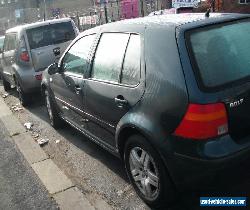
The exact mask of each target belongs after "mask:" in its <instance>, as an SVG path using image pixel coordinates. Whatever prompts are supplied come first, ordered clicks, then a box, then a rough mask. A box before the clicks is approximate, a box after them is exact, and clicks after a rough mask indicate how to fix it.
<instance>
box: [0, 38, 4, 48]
mask: <svg viewBox="0 0 250 210" xmlns="http://www.w3.org/2000/svg"><path fill="white" fill-rule="evenodd" d="M3 43H4V36H0V52H2V50H3Z"/></svg>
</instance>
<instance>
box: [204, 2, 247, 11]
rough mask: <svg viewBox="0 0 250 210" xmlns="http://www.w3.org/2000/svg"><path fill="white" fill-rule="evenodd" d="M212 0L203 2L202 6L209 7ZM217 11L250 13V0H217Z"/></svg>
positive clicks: (215, 5)
mask: <svg viewBox="0 0 250 210" xmlns="http://www.w3.org/2000/svg"><path fill="white" fill-rule="evenodd" d="M211 1H212V0H207V1H206V2H203V4H202V5H201V7H203V8H207V7H208V5H209V3H210V2H211ZM214 7H215V11H216V12H236V13H250V0H215V4H214Z"/></svg>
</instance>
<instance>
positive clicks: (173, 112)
mask: <svg viewBox="0 0 250 210" xmlns="http://www.w3.org/2000/svg"><path fill="white" fill-rule="evenodd" d="M249 34H250V15H240V14H211V15H210V17H206V16H205V14H173V15H158V16H152V17H146V18H139V19H133V20H125V21H120V22H116V23H111V24H107V25H103V26H100V27H96V28H93V29H90V30H87V31H85V32H83V33H82V34H80V35H79V36H78V37H77V38H76V39H75V40H74V41H73V42H72V44H71V45H70V46H69V47H68V49H67V50H66V51H65V53H64V54H63V56H62V57H61V59H60V61H59V63H57V64H53V65H51V66H50V67H49V68H48V69H47V70H46V71H45V72H44V74H43V81H42V91H43V93H44V96H45V99H46V106H47V110H48V114H49V118H50V122H51V125H52V126H54V127H58V126H59V125H60V124H61V121H62V120H64V121H66V122H67V123H69V124H70V125H71V126H73V127H75V128H76V129H78V130H80V131H81V132H82V133H83V134H85V135H86V136H88V137H89V138H90V139H91V140H93V141H94V142H95V143H97V144H99V145H101V146H102V147H103V148H105V149H107V150H108V151H109V152H111V153H113V154H115V155H116V156H119V157H120V158H121V159H122V160H123V161H122V162H123V163H124V165H125V168H126V171H127V174H128V177H129V179H130V180H131V182H132V184H133V186H134V188H135V190H136V192H137V193H138V195H139V196H140V197H141V198H142V199H143V200H144V201H145V202H146V203H147V204H149V205H150V206H154V207H156V206H161V205H163V206H165V205H168V204H169V203H171V202H172V201H173V200H174V199H175V198H176V194H177V192H180V191H183V190H187V189H188V190H190V189H193V188H200V189H205V186H209V187H212V185H214V184H215V183H216V181H218V180H217V179H216V177H217V176H219V174H222V176H226V177H229V174H230V173H225V170H229V171H231V172H234V173H237V172H238V173H239V171H240V170H237V169H239V168H240V167H242V166H243V164H242V163H243V162H249V159H250V82H249V81H250V56H249V49H250V36H249ZM245 170H246V172H248V173H249V172H250V170H249V167H248V168H245ZM239 176H241V174H239ZM228 179H229V178H228ZM230 181H232V180H230ZM242 190H243V189H242Z"/></svg>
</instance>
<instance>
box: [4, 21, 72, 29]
mask: <svg viewBox="0 0 250 210" xmlns="http://www.w3.org/2000/svg"><path fill="white" fill-rule="evenodd" d="M68 21H71V19H70V18H61V19H53V20H46V21H41V22H35V23H29V24H25V25H20V26H16V27H14V28H10V29H8V30H7V31H6V33H13V32H19V31H21V30H26V29H30V28H35V27H39V26H44V25H49V24H54V23H61V22H68Z"/></svg>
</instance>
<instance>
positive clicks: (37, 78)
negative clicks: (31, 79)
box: [35, 74, 43, 80]
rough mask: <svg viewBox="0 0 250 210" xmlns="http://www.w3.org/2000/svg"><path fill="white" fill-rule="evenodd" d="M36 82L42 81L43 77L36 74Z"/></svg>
mask: <svg viewBox="0 0 250 210" xmlns="http://www.w3.org/2000/svg"><path fill="white" fill-rule="evenodd" d="M35 78H36V80H42V79H43V75H42V74H37V75H35Z"/></svg>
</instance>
